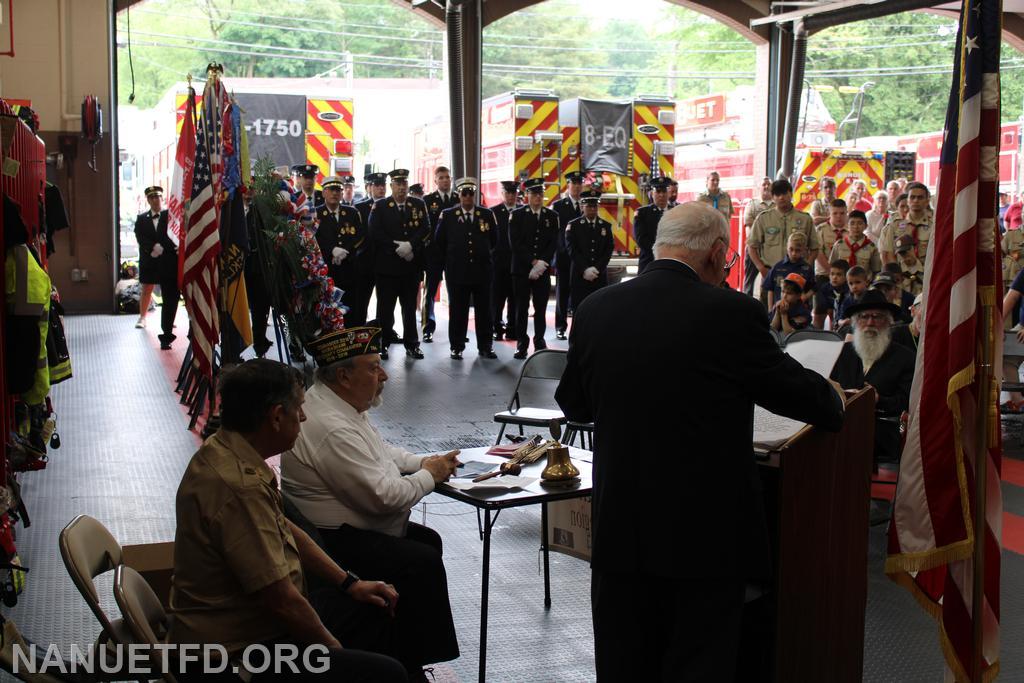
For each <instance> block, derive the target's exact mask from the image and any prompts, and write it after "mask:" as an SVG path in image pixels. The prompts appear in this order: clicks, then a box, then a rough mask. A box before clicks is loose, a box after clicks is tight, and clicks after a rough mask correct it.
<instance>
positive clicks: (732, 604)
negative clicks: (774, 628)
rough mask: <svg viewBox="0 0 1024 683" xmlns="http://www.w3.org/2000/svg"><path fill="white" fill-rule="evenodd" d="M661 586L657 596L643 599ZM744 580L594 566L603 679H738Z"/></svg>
mask: <svg viewBox="0 0 1024 683" xmlns="http://www.w3.org/2000/svg"><path fill="white" fill-rule="evenodd" d="M637 586H656V587H657V588H656V590H657V594H658V595H657V598H656V599H646V598H645V599H639V600H638V599H637V592H636V590H637ZM745 586H746V584H745V582H744V581H743V580H741V579H732V578H722V579H673V578H667V577H664V576H657V575H653V574H648V575H645V574H637V573H632V574H618V573H614V572H603V571H599V570H597V569H594V570H593V573H592V576H591V587H590V599H591V609H592V611H593V617H594V659H595V663H596V668H597V681H598V683H618V682H619V681H629V682H632V681H648V682H651V683H653V682H654V681H665V682H666V683H667V682H668V681H686V682H687V683H703V682H705V681H707V682H708V683H710V682H712V681H714V682H717V681H733V680H735V671H736V660H737V656H738V651H739V642H740V625H741V623H742V614H743V598H744V590H745Z"/></svg>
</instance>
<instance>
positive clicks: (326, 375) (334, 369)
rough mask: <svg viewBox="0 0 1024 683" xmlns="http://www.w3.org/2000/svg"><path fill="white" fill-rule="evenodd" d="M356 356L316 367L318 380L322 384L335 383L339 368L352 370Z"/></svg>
mask: <svg viewBox="0 0 1024 683" xmlns="http://www.w3.org/2000/svg"><path fill="white" fill-rule="evenodd" d="M355 360H356V357H355V356H352V357H351V358H346V359H345V360H339V361H337V362H334V363H331V364H330V365H325V366H323V367H319V368H317V369H316V375H315V376H316V381H317V382H320V383H321V384H334V383H335V381H337V380H336V378H337V376H338V370H350V369H352V368H354V367H355Z"/></svg>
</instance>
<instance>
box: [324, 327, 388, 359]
mask: <svg viewBox="0 0 1024 683" xmlns="http://www.w3.org/2000/svg"><path fill="white" fill-rule="evenodd" d="M306 347H307V348H308V349H309V352H310V353H311V354H312V355H313V360H315V361H316V364H317V365H318V366H320V367H325V366H327V365H330V364H331V363H337V362H338V361H343V360H346V359H348V358H353V357H355V356H362V355H365V354H368V353H380V349H381V328H379V327H349V328H347V329H342V330H335V331H334V332H328V333H327V334H322V335H320V336H319V337H317V338H316V339H314V340H313V341H311V342H309V344H307V345H306Z"/></svg>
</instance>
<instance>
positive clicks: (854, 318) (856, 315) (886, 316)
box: [850, 311, 896, 327]
mask: <svg viewBox="0 0 1024 683" xmlns="http://www.w3.org/2000/svg"><path fill="white" fill-rule="evenodd" d="M881 313H882V317H883V318H884V319H885V320H886V321H887V322H888V323H889V327H892V326H893V325H894V324H895V323H896V318H894V317H893V316H892V313H890V312H889V311H881ZM859 319H860V313H854V314H853V315H851V316H850V320H851V321H852V322H853V324H854V325H856V324H857V321H858V320H859Z"/></svg>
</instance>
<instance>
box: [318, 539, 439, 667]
mask: <svg viewBox="0 0 1024 683" xmlns="http://www.w3.org/2000/svg"><path fill="white" fill-rule="evenodd" d="M320 534H321V535H322V536H323V539H324V542H325V544H326V545H327V552H328V554H329V555H330V556H331V558H332V559H333V560H334V561H335V562H337V563H338V564H339V565H340V566H342V567H344V568H346V569H351V570H352V571H354V572H355V573H356V574H358V575H359V576H366V577H372V578H373V579H376V580H380V581H387V582H388V583H393V584H394V585H395V589H396V590H397V591H398V595H399V596H400V598H399V606H398V612H397V617H396V622H397V623H396V629H397V634H396V637H397V644H396V648H395V650H396V654H395V656H396V657H397V658H398V659H399V661H401V662H402V663H403V664H405V666H406V668H407V669H412V668H413V666H421V665H423V664H432V663H434V662H447V661H450V660H452V659H455V658H456V657H458V656H459V643H458V639H457V638H456V636H455V622H454V620H453V619H452V609H451V604H450V603H449V600H448V578H447V574H446V572H445V569H444V561H443V560H442V545H441V537H440V536H439V535H438V534H437V532H436V531H434V530H433V529H430V528H428V527H425V526H421V525H419V524H416V523H414V522H410V523H409V526H408V529H407V530H406V535H405V536H404V537H396V536H390V535H388V534H383V533H380V532H377V531H366V530H363V529H357V528H355V527H353V526H350V525H348V524H344V525H342V526H341V527H340V528H338V529H320Z"/></svg>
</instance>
